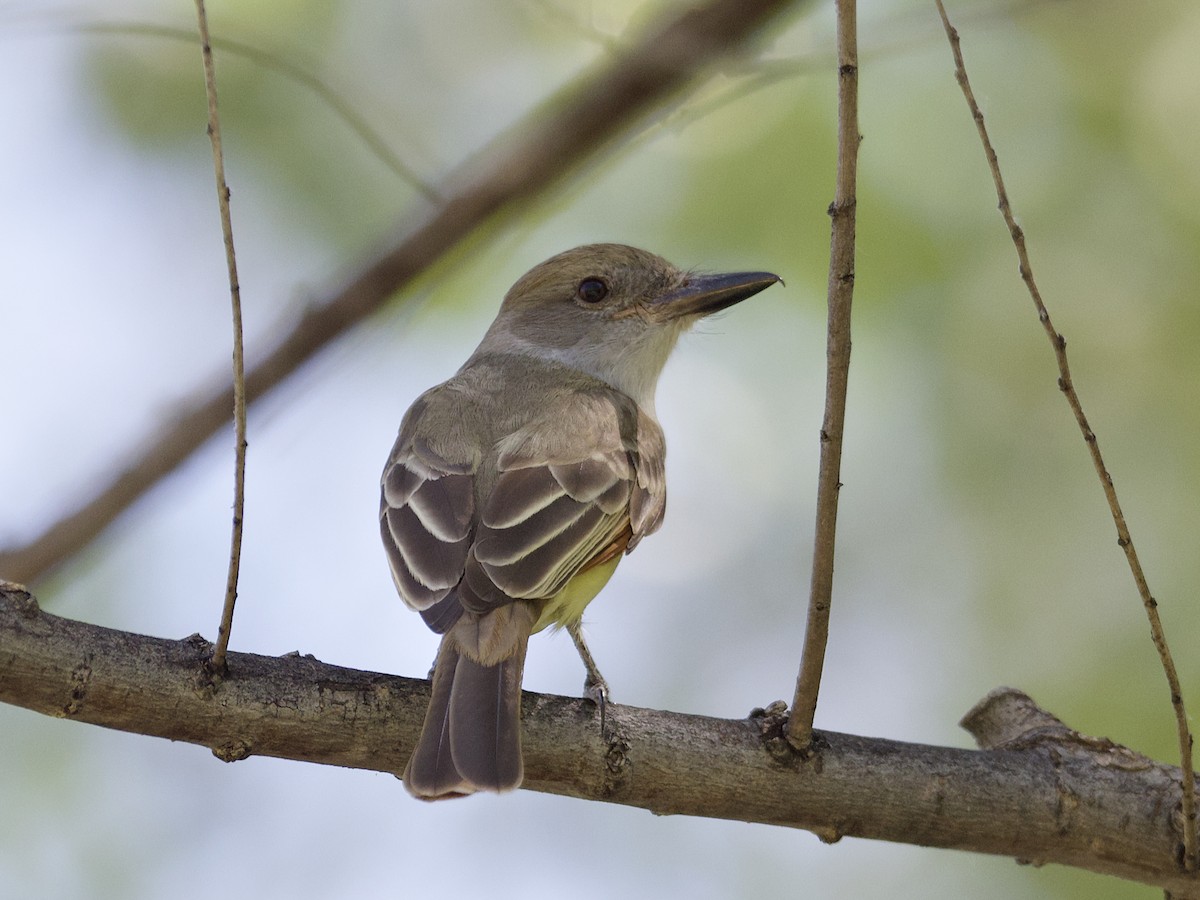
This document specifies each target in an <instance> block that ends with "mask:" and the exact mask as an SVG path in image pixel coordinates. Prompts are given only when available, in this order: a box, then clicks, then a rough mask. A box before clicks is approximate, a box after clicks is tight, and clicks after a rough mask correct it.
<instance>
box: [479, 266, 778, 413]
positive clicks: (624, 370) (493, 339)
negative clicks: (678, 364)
mask: <svg viewBox="0 0 1200 900" xmlns="http://www.w3.org/2000/svg"><path fill="white" fill-rule="evenodd" d="M779 280H780V279H779V276H777V275H772V274H771V273H770V272H737V273H733V274H724V275H707V274H698V273H695V272H687V271H684V270H682V269H678V268H676V267H675V266H673V265H671V263H669V262H667V260H665V259H663V258H662V257H661V256H656V255H655V254H653V253H648V252H646V251H645V250H639V249H637V248H636V247H629V246H626V245H624V244H588V245H585V246H583V247H576V248H575V249H573V250H567V251H565V252H563V253H560V254H558V255H557V256H552V257H551V258H550V259H548V260H546V261H545V262H543V263H541V264H540V265H537V266H534V267H533V268H532V269H530V270H529V271H528V272H526V273H525V274H524V275H523V276H521V278H520V279H518V281H517V283H516V284H514V285H513V286H512V288H511V289H510V290H509V292H508V294H507V295H506V296H505V298H504V303H503V305H502V306H501V307H500V314H499V315H498V316H497V317H496V321H495V322H494V323H493V324H492V327H491V328H490V329H489V330H488V334H487V336H486V337H485V338H484V342H483V344H481V345H480V348H479V351H478V352H479V353H485V352H502V353H519V354H522V355H529V356H536V357H538V358H540V359H545V360H552V361H555V362H559V363H562V364H564V365H567V366H570V367H572V368H574V369H578V370H580V371H583V372H586V373H588V374H590V375H593V376H595V377H597V378H600V379H601V380H603V381H606V382H608V383H609V384H611V385H612V386H613V387H616V388H617V389H618V390H621V391H623V392H624V393H626V394H627V395H629V396H630V397H632V398H633V399H634V400H636V401H637V402H638V403H639V404H640V405H641V406H643V407H644V408H646V409H647V410H652V409H653V403H654V388H655V385H656V384H657V382H658V376H659V373H661V372H662V369H663V366H664V365H665V364H666V361H667V357H668V356H669V355H670V353H671V350H672V348H673V347H674V346H675V342H676V341H677V340H678V338H679V335H680V334H682V333H683V332H684V331H685V330H687V328H688V327H690V326H691V325H692V324H694V323H695V322H697V321H698V320H700V319H701V318H703V317H704V316H707V315H709V314H711V313H714V312H717V311H719V310H722V309H726V308H728V307H730V306H732V305H733V304H735V303H738V302H740V301H742V300H745V299H746V298H747V297H751V296H753V295H754V294H757V293H758V292H759V291H761V290H764V289H765V288H768V287H770V286H771V285H772V284H774V283H775V282H777V281H779Z"/></svg>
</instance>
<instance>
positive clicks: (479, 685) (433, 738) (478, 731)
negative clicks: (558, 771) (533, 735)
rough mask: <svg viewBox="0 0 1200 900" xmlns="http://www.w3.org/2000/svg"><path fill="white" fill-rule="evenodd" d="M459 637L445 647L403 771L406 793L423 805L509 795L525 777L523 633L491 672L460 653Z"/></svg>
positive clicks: (525, 636) (525, 644)
mask: <svg viewBox="0 0 1200 900" xmlns="http://www.w3.org/2000/svg"><path fill="white" fill-rule="evenodd" d="M457 630H458V629H457V627H456V628H453V629H451V630H450V632H449V633H448V634H447V635H446V636H445V637H444V638H443V639H442V646H441V648H440V649H439V650H438V658H437V664H436V665H435V667H434V673H433V692H432V695H431V696H430V698H429V709H428V710H427V711H426V713H425V724H424V725H423V726H422V728H421V737H420V738H419V739H418V740H417V747H416V750H414V751H413V755H412V758H411V759H410V760H409V762H408V767H407V768H406V769H405V770H404V784H405V786H406V787H407V788H408V791H409V793H411V794H412V795H413V796H414V797H417V798H419V799H421V800H445V799H449V798H451V797H461V796H463V795H465V794H472V793H475V792H476V791H495V792H497V793H499V792H501V791H511V790H515V789H516V788H517V787H519V786H520V784H521V778H522V777H523V775H524V765H523V763H522V760H521V675H522V672H523V670H524V668H525V652H526V649H527V647H528V643H529V637H528V630H525V633H524V634H523V635H520V636H519V637H518V638H517V640H516V642H515V646H514V647H513V648H512V652H511V653H510V654H509V655H508V656H506V657H505V658H504V659H501V660H500V661H499V662H497V663H495V664H492V665H488V664H485V663H482V662H478V661H476V660H475V659H472V658H471V655H470V654H469V653H467V652H464V648H463V646H462V645H460V643H459V640H458V639H457V635H456V633H455V632H456V631H457Z"/></svg>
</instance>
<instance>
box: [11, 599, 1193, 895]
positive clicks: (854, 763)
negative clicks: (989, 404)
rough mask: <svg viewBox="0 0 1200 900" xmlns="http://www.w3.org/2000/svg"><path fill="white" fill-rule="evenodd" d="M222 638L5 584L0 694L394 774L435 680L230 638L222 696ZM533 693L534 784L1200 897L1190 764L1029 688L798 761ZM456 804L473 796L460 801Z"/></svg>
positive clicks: (192, 739) (774, 741) (529, 774)
mask: <svg viewBox="0 0 1200 900" xmlns="http://www.w3.org/2000/svg"><path fill="white" fill-rule="evenodd" d="M211 651H212V647H211V645H210V644H209V643H208V642H207V641H205V640H204V639H203V638H200V637H198V636H193V637H191V638H186V639H184V640H165V639H162V638H153V637H145V636H142V635H136V634H130V633H127V632H121V631H114V630H111V629H107V628H101V627H99V626H95V625H88V624H84V623H82V622H75V621H72V620H70V619H62V618H58V617H56V616H52V615H49V614H47V613H45V612H43V611H42V610H41V609H40V608H39V607H38V605H37V603H36V601H34V599H33V598H32V597H31V596H30V595H29V594H28V593H26V592H24V591H23V590H22V589H20V588H19V587H18V586H15V585H3V584H0V701H3V702H6V703H12V704H16V705H18V706H23V707H26V708H28V709H32V710H35V711H37V712H42V713H45V714H47V715H52V716H56V717H59V718H70V719H75V720H78V721H80V722H88V723H91V724H95V725H103V726H105V727H108V728H117V729H121V730H124V731H131V732H136V733H140V734H147V735H154V736H157V737H165V738H169V739H171V740H176V741H187V742H189V743H194V744H199V745H201V746H206V747H210V748H212V749H213V752H214V753H215V754H216V755H217V756H218V757H219V758H221V759H225V760H229V761H232V760H237V759H243V758H245V757H247V756H251V755H258V756H275V757H282V758H288V759H297V760H306V761H309V762H316V763H323V764H326V765H339V766H349V767H354V768H363V769H374V770H378V771H382V772H392V773H396V772H400V771H402V770H403V768H404V764H405V762H406V761H407V758H408V754H409V752H410V750H411V748H412V745H413V742H414V741H415V740H416V736H417V733H418V730H419V728H420V725H421V719H422V717H423V715H424V711H425V705H426V702H427V700H428V683H427V682H425V681H421V680H418V679H412V678H400V677H397V676H393V675H383V674H379V673H375V672H360V671H356V670H353V669H344V668H339V667H337V666H331V665H327V664H325V663H322V662H319V661H317V660H315V659H313V658H311V657H302V656H297V655H291V656H285V657H278V658H276V657H266V656H257V655H254V654H248V653H231V654H229V658H228V665H229V674H228V676H227V677H226V678H224V679H223V680H222V682H221V687H220V690H219V691H214V690H213V687H212V685H211V683H210V682H209V681H208V679H207V676H206V674H205V667H204V661H205V660H206V659H207V657H208V655H209V654H210V653H211ZM607 716H608V720H609V722H610V723H611V726H612V727H611V728H610V729H609V731H610V733H609V734H608V735H607V736H606V737H602V736H601V731H600V727H599V722H598V717H597V715H596V710H595V707H594V706H593V705H592V704H591V703H590V702H588V701H585V700H576V699H571V698H567V697H554V696H548V695H544V694H532V693H526V694H525V695H524V719H525V760H526V761H525V767H526V777H525V787H527V788H530V789H533V790H538V791H545V792H549V793H555V794H562V795H566V796H572V797H578V798H583V799H591V800H605V801H608V802H611V803H622V804H626V805H629V806H637V807H641V808H644V809H648V810H651V811H653V812H655V813H659V814H683V815H695V816H709V817H716V818H727V819H735V820H741V821H749V822H762V823H770V824H775V825H786V826H791V827H796V828H804V829H808V830H810V831H813V832H815V833H816V834H817V835H818V836H820V837H821V838H822V839H823V840H826V841H835V840H837V839H838V838H840V837H842V836H844V835H851V836H857V837H866V838H875V839H878V840H889V841H898V842H903V843H909V844H917V845H922V846H928V847H947V848H956V849H959V850H972V851H975V852H980V853H991V854H999V855H1005V856H1012V857H1015V858H1017V859H1021V860H1033V861H1035V862H1037V863H1047V862H1056V863H1062V864H1065V865H1071V866H1077V867H1080V868H1084V869H1090V870H1092V871H1095V872H1102V873H1106V874H1110V875H1116V876H1119V877H1122V878H1126V879H1131V880H1135V881H1141V882H1145V883H1147V884H1153V885H1158V886H1161V887H1163V888H1167V889H1169V890H1171V891H1172V892H1174V893H1175V895H1176V896H1179V897H1185V896H1200V894H1197V893H1196V892H1197V891H1198V890H1200V881H1198V880H1197V878H1196V877H1195V876H1194V875H1190V874H1187V873H1184V872H1183V871H1182V870H1181V869H1180V867H1179V852H1180V849H1179V848H1180V831H1179V825H1180V819H1179V810H1178V796H1179V771H1178V769H1175V768H1174V767H1170V766H1165V765H1162V764H1160V763H1157V762H1154V761H1153V760H1150V759H1147V758H1146V757H1143V756H1141V755H1139V754H1137V753H1134V752H1133V751H1131V750H1128V749H1126V748H1124V747H1120V746H1117V745H1115V744H1112V743H1111V742H1109V741H1105V740H1097V739H1093V738H1085V737H1083V736H1081V735H1078V734H1076V733H1074V732H1072V731H1070V730H1069V729H1067V728H1066V727H1065V726H1063V725H1062V724H1061V723H1060V722H1058V720H1057V719H1054V718H1053V717H1052V716H1049V714H1047V713H1044V712H1043V711H1041V710H1039V709H1038V708H1037V707H1036V706H1034V705H1033V704H1032V701H1029V700H1028V698H1024V697H1023V695H1020V694H1017V693H1016V692H1011V691H1005V692H997V693H994V694H993V695H991V696H989V697H988V698H986V699H985V701H984V702H983V703H981V704H980V706H978V707H977V708H976V709H975V710H973V711H972V713H971V714H970V716H969V722H968V723H967V725H968V728H969V729H970V730H971V731H972V733H973V734H975V735H976V736H977V738H978V739H979V740H980V742H981V743H983V744H984V745H986V746H988V747H989V749H985V750H964V749H955V748H949V747H933V746H926V745H921V744H908V743H901V742H898V741H888V740H883V739H879V738H865V737H855V736H852V735H845V734H837V733H834V732H825V731H818V732H816V733H815V735H814V739H815V741H816V742H817V743H818V745H819V746H820V748H821V752H820V754H819V756H818V757H815V758H813V759H812V760H809V761H805V760H803V759H802V758H801V757H800V756H799V755H797V754H796V753H794V752H793V751H792V750H791V749H790V747H789V745H788V743H787V741H786V740H785V739H784V736H783V727H784V708H783V704H782V703H779V704H774V705H772V707H770V708H768V709H767V710H757V711H755V713H752V714H751V716H750V717H749V718H746V719H741V720H728V719H712V718H707V717H704V716H690V715H683V714H681V713H672V712H661V711H656V710H648V709H638V708H635V707H629V706H619V705H610V706H609V707H608V711H607ZM462 802H470V801H469V800H468V801H462Z"/></svg>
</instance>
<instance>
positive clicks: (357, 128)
mask: <svg viewBox="0 0 1200 900" xmlns="http://www.w3.org/2000/svg"><path fill="white" fill-rule="evenodd" d="M75 27H76V28H78V29H79V30H80V31H85V32H90V33H92V34H108V35H142V36H147V37H157V38H163V39H165V40H171V41H185V42H187V43H189V44H191V43H194V42H195V40H196V35H195V34H194V33H193V32H190V31H188V30H187V29H185V28H172V27H170V26H169V25H148V24H146V23H144V22H123V21H98V22H90V21H89V22H83V23H81V24H79V25H77V26H75ZM209 46H210V47H215V48H216V49H218V50H220V51H222V52H223V53H229V54H231V55H234V56H240V57H242V58H244V59H247V60H250V61H251V62H252V63H254V64H255V65H257V66H262V67H263V68H266V69H272V70H274V71H275V72H278V73H279V74H280V75H282V76H283V77H284V78H286V79H287V80H289V81H291V82H293V83H295V84H298V85H300V86H301V87H303V88H306V89H307V90H309V91H311V92H312V93H313V94H315V95H316V96H317V98H318V99H319V100H320V101H321V102H322V103H324V104H325V105H326V106H327V107H328V108H329V109H330V111H332V112H333V114H334V115H335V116H337V117H338V118H339V119H341V120H342V123H343V124H344V125H345V126H346V127H347V128H349V129H350V130H351V131H352V132H353V133H354V134H355V136H356V137H357V138H358V139H359V140H360V141H362V142H363V145H364V146H365V147H366V148H367V149H368V150H369V151H370V152H371V153H372V154H373V155H374V156H375V158H376V159H378V160H379V161H380V162H381V163H383V165H384V166H386V167H387V168H388V169H390V170H391V171H392V172H393V173H394V174H395V175H396V177H398V178H399V179H400V180H402V181H404V182H405V183H407V184H409V185H411V186H412V187H413V188H415V189H416V190H418V191H420V193H421V194H422V195H423V196H424V197H425V199H427V200H429V201H431V202H434V203H436V202H438V201H440V200H441V199H442V198H441V197H440V196H439V195H438V193H437V191H436V190H435V189H434V188H433V186H432V185H430V184H429V183H428V182H426V181H425V180H424V179H422V178H421V176H419V175H418V174H417V173H416V170H415V169H413V167H412V166H410V165H409V164H408V163H406V162H405V161H404V160H403V159H401V158H400V156H399V155H398V154H397V153H396V152H395V151H393V150H392V148H391V147H389V146H388V144H387V141H385V140H384V139H383V138H382V137H381V136H380V135H379V133H378V132H376V131H375V129H374V128H372V127H371V125H370V123H369V122H367V120H366V119H365V118H364V117H363V116H362V115H361V114H359V112H358V111H357V110H356V109H355V108H354V106H353V105H352V104H351V103H350V102H349V101H348V100H347V99H346V98H344V97H342V96H341V95H340V94H339V93H338V92H337V91H335V90H334V89H333V88H332V87H330V86H329V85H328V84H326V83H325V82H324V81H322V80H321V79H320V78H318V77H317V76H316V75H314V74H313V73H312V72H310V71H309V70H308V69H307V68H305V67H304V66H302V65H298V64H296V63H294V62H292V61H291V60H290V59H288V58H287V57H286V56H284V55H282V54H280V53H272V52H268V51H265V50H262V49H261V48H259V47H255V46H252V45H251V44H247V43H244V42H242V41H237V40H234V39H232V38H224V37H213V38H211V39H210V41H209Z"/></svg>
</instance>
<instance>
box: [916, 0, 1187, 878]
mask: <svg viewBox="0 0 1200 900" xmlns="http://www.w3.org/2000/svg"><path fill="white" fill-rule="evenodd" d="M935 2H936V3H937V8H938V13H939V14H940V15H941V18H942V25H943V27H944V28H945V30H946V37H947V38H948V39H949V41H950V49H951V51H952V52H953V54H954V74H955V78H956V79H957V80H958V84H959V86H960V87H961V88H962V92H963V96H964V97H966V100H967V105H968V107H970V110H971V117H972V118H973V119H974V120H975V127H976V128H977V129H978V131H979V139H980V140H981V141H982V142H983V149H984V153H985V155H986V156H987V161H988V166H989V168H990V169H991V172H992V180H993V181H994V182H995V184H996V196H997V198H998V200H999V203H1000V213H1001V215H1002V216H1003V217H1004V224H1005V225H1006V226H1007V227H1008V233H1009V235H1010V236H1011V237H1012V242H1013V246H1014V247H1015V248H1016V251H1017V260H1018V263H1019V270H1020V273H1021V280H1022V281H1024V282H1025V287H1026V288H1027V289H1028V291H1029V296H1030V297H1031V298H1032V299H1033V305H1034V307H1035V308H1036V309H1037V315H1038V321H1040V322H1041V323H1042V327H1043V329H1045V332H1046V337H1048V338H1049V339H1050V345H1051V346H1052V347H1053V348H1054V358H1055V360H1056V361H1057V363H1058V387H1059V389H1060V390H1061V391H1062V393H1063V396H1064V397H1066V399H1067V403H1068V404H1069V405H1070V407H1071V412H1072V413H1074V415H1075V421H1076V422H1077V423H1078V425H1079V430H1080V431H1081V432H1082V434H1083V440H1084V443H1085V444H1086V445H1087V448H1088V452H1089V453H1090V454H1091V457H1092V465H1093V466H1094V467H1095V469H1096V474H1097V475H1098V476H1099V477H1100V485H1101V487H1102V488H1103V489H1104V496H1105V498H1106V499H1107V500H1108V508H1109V510H1110V512H1111V513H1112V519H1113V524H1114V525H1115V526H1116V529H1117V544H1118V546H1120V547H1121V548H1122V549H1123V550H1124V551H1125V559H1126V561H1127V562H1128V564H1129V570H1130V572H1131V573H1132V574H1133V581H1134V584H1135V585H1136V586H1137V591H1138V594H1139V595H1140V596H1141V599H1142V606H1143V607H1144V608H1145V610H1146V617H1147V618H1148V619H1149V621H1150V634H1151V637H1152V638H1153V640H1154V647H1155V649H1156V650H1158V657H1159V660H1160V661H1161V663H1162V668H1163V672H1164V673H1165V675H1166V677H1167V685H1168V687H1169V688H1170V692H1171V706H1172V708H1173V709H1174V711H1175V723H1176V728H1177V731H1178V736H1179V756H1180V768H1181V771H1182V776H1181V777H1182V788H1183V801H1182V811H1183V827H1182V831H1183V867H1184V869H1185V870H1186V871H1188V872H1195V871H1196V867H1197V855H1196V775H1195V770H1194V768H1193V761H1192V735H1191V731H1190V729H1189V727H1188V720H1187V711H1186V710H1185V709H1184V705H1183V692H1182V690H1181V688H1180V684H1179V675H1178V673H1177V672H1176V670H1175V662H1174V660H1173V659H1172V657H1171V651H1170V648H1169V647H1168V646H1167V636H1166V632H1165V631H1164V629H1163V624H1162V619H1161V618H1160V617H1159V614H1158V602H1157V601H1156V600H1155V599H1154V597H1153V595H1152V594H1151V593H1150V586H1149V584H1148V583H1147V582H1146V575H1145V572H1143V570H1142V564H1141V561H1140V560H1139V559H1138V555H1137V551H1136V550H1135V549H1134V546H1133V538H1132V537H1131V536H1130V533H1129V527H1128V526H1127V525H1126V523H1125V514H1124V513H1123V512H1122V511H1121V504H1120V503H1119V502H1118V501H1117V489H1116V486H1115V485H1114V484H1113V479H1112V475H1110V474H1109V471H1108V468H1107V467H1106V466H1105V464H1104V457H1103V456H1102V455H1101V454H1100V442H1099V441H1098V440H1097V439H1096V433H1095V432H1094V431H1093V430H1092V428H1091V426H1090V425H1089V424H1088V420H1087V416H1085V415H1084V412H1083V405H1082V404H1081V403H1080V400H1079V394H1078V393H1077V392H1076V390H1075V383H1074V381H1073V380H1072V379H1071V370H1070V367H1069V366H1068V365H1067V339H1066V338H1065V337H1063V335H1062V334H1061V333H1060V332H1059V331H1058V330H1056V329H1055V327H1054V323H1053V322H1051V321H1050V313H1049V311H1048V310H1047V309H1046V304H1045V303H1044V302H1043V301H1042V295H1041V292H1040V291H1039V290H1038V287H1037V284H1036V283H1035V282H1034V280H1033V267H1032V265H1031V264H1030V262H1029V253H1028V252H1027V250H1026V247H1025V233H1024V232H1023V231H1022V230H1021V226H1019V225H1018V224H1017V220H1016V218H1015V217H1014V215H1013V211H1012V204H1011V203H1010V202H1009V199H1008V191H1007V190H1006V189H1005V187H1004V179H1003V177H1002V176H1001V174H1000V162H999V160H998V159H997V157H996V150H995V148H994V147H993V146H992V142H991V138H990V137H989V136H988V131H987V126H986V124H985V123H984V119H983V111H982V110H981V109H980V108H979V104H978V103H976V102H975V94H974V92H973V91H972V90H971V83H970V81H969V80H968V78H967V70H966V66H965V65H964V63H963V56H962V47H961V43H960V41H959V36H958V31H957V30H956V29H955V28H954V27H953V26H952V25H951V24H950V19H949V17H948V16H947V15H946V8H945V6H943V5H942V0H935Z"/></svg>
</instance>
